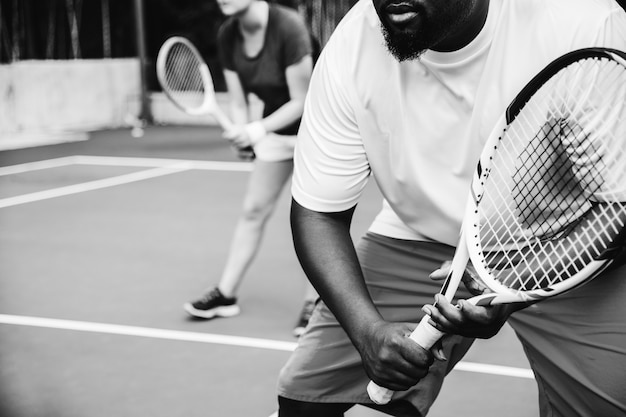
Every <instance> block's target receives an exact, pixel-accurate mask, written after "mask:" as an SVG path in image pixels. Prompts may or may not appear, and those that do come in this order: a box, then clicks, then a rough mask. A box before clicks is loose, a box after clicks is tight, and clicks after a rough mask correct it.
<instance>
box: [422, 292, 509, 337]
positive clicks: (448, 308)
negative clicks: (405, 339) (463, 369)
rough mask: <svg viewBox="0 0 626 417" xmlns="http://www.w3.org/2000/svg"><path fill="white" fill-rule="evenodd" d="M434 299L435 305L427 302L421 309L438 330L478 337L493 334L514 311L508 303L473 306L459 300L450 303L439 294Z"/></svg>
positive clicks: (491, 335)
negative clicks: (455, 303) (456, 302)
mask: <svg viewBox="0 0 626 417" xmlns="http://www.w3.org/2000/svg"><path fill="white" fill-rule="evenodd" d="M435 301H436V305H435V306H433V305H430V304H427V305H425V306H424V307H423V310H424V312H425V313H426V314H428V315H429V316H430V319H431V322H432V323H434V325H435V327H436V328H437V329H438V330H440V331H442V332H445V333H450V334H458V335H461V336H465V337H473V338H479V339H489V338H490V337H493V336H495V335H496V333H498V332H499V331H500V329H501V328H502V326H503V325H504V323H505V322H506V320H507V319H508V318H509V315H511V313H512V312H513V311H514V310H513V309H512V308H511V305H510V304H508V305H507V304H502V305H495V306H475V305H473V304H472V303H470V302H468V301H467V300H459V303H458V304H457V305H452V304H450V302H449V301H448V300H447V299H446V298H445V297H444V296H443V295H441V294H437V295H436V296H435Z"/></svg>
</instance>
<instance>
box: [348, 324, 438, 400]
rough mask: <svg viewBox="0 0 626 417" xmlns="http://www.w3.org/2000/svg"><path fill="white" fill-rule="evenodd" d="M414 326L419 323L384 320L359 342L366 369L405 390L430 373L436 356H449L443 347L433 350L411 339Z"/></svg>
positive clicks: (382, 383)
mask: <svg viewBox="0 0 626 417" xmlns="http://www.w3.org/2000/svg"><path fill="white" fill-rule="evenodd" d="M414 328H415V324H409V323H389V322H385V321H381V322H379V323H377V324H375V325H373V326H372V327H371V328H370V329H369V331H368V334H367V335H366V336H365V337H363V338H362V339H361V340H360V341H358V342H357V348H358V350H359V352H360V354H361V358H362V359H363V366H364V367H365V371H366V372H367V375H368V376H369V377H370V378H371V379H372V380H373V381H374V382H376V383H377V384H378V385H380V386H382V387H385V388H389V389H392V390H394V391H405V390H407V389H409V388H411V387H412V386H413V385H415V384H417V382H418V381H419V380H420V379H422V378H424V377H425V376H426V374H427V373H428V368H429V367H430V365H432V363H433V360H434V358H435V357H437V359H445V358H444V357H443V354H442V353H441V352H440V350H435V351H434V352H435V353H434V354H433V353H431V352H429V351H427V350H425V349H423V348H422V347H421V346H419V345H418V344H417V343H416V342H415V341H413V340H411V339H409V336H410V334H411V332H412V331H413V329H414Z"/></svg>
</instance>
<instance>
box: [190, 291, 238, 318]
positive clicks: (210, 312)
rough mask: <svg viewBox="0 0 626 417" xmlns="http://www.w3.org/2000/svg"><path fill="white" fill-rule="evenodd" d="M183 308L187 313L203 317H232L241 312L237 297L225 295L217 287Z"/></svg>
mask: <svg viewBox="0 0 626 417" xmlns="http://www.w3.org/2000/svg"><path fill="white" fill-rule="evenodd" d="M183 308H184V309H185V311H186V312H187V313H189V314H191V315H192V316H194V317H198V318H201V319H212V318H214V317H232V316H236V315H237V314H239V312H240V309H239V306H238V305H237V298H235V297H232V298H226V297H224V296H223V295H222V293H221V292H220V290H219V289H218V288H217V287H215V288H213V289H211V290H210V291H209V292H207V293H206V294H204V295H203V296H202V298H200V299H198V300H196V301H192V302H189V303H185V305H184V306H183Z"/></svg>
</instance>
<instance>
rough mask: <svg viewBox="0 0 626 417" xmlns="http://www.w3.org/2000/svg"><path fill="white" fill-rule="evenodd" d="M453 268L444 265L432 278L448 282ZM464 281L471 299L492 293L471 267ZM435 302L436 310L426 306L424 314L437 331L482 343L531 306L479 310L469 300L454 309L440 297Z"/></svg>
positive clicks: (518, 305) (431, 275)
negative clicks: (477, 339) (473, 296)
mask: <svg viewBox="0 0 626 417" xmlns="http://www.w3.org/2000/svg"><path fill="white" fill-rule="evenodd" d="M451 264H452V263H451V262H449V261H447V262H444V263H443V264H442V265H441V268H439V269H437V270H436V271H434V272H433V273H432V274H430V278H431V279H433V280H436V281H439V280H443V279H445V278H446V277H447V276H448V273H449V272H450V266H451ZM462 281H463V284H464V285H465V287H466V288H467V289H468V291H469V292H470V293H471V294H472V295H482V294H486V293H490V292H492V291H491V290H490V289H489V288H488V287H487V286H486V285H485V283H484V282H483V281H482V280H481V279H480V277H479V276H478V274H477V273H476V271H475V270H474V267H472V266H471V264H468V266H467V267H466V269H465V271H464V273H463V278H462ZM435 301H436V303H435V305H434V306H433V305H425V306H424V307H423V309H422V310H423V311H424V312H425V313H426V314H428V315H429V316H430V318H431V323H433V324H434V325H435V327H436V328H437V329H438V330H440V331H442V332H445V333H450V334H458V335H461V336H465V337H473V338H479V339H489V338H490V337H493V336H495V335H496V333H498V332H499V331H500V329H501V328H502V326H504V323H505V322H506V320H507V319H508V318H509V316H510V315H511V314H512V313H513V312H515V311H517V310H520V309H522V308H524V307H527V306H528V305H527V304H522V303H518V304H503V305H494V306H476V305H474V304H472V303H471V302H469V301H467V300H459V302H458V304H457V305H452V304H450V302H449V301H448V300H447V299H446V298H445V297H444V296H443V295H441V294H437V295H436V296H435Z"/></svg>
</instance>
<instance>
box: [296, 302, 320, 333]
mask: <svg viewBox="0 0 626 417" xmlns="http://www.w3.org/2000/svg"><path fill="white" fill-rule="evenodd" d="M314 309H315V301H305V302H304V306H303V307H302V311H301V312H300V318H299V319H298V324H297V325H296V327H294V329H293V335H294V336H295V337H300V336H302V334H303V333H304V330H305V329H306V326H307V325H308V324H309V320H310V319H311V315H312V314H313V310H314Z"/></svg>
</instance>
